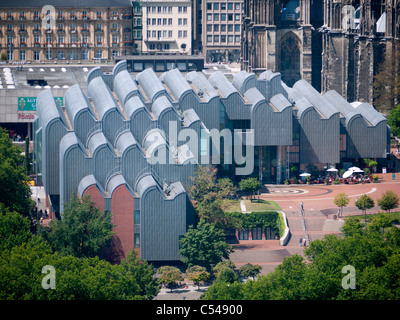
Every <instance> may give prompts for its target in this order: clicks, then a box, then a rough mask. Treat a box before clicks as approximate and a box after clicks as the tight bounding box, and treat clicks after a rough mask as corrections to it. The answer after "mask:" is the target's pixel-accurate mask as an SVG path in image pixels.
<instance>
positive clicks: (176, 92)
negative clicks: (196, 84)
mask: <svg viewBox="0 0 400 320" xmlns="http://www.w3.org/2000/svg"><path fill="white" fill-rule="evenodd" d="M160 79H161V81H164V82H165V84H166V85H167V87H168V88H169V90H170V91H171V93H172V95H173V96H174V98H175V99H176V100H177V101H179V100H180V99H181V97H182V96H183V95H184V94H185V93H186V92H189V91H193V89H192V87H191V86H190V85H189V83H187V81H186V79H185V77H184V76H183V74H182V73H181V72H180V71H179V70H178V69H171V70H169V71H167V72H164V73H163V74H162V75H161V76H160Z"/></svg>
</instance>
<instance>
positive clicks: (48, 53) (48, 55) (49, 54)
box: [46, 50, 53, 60]
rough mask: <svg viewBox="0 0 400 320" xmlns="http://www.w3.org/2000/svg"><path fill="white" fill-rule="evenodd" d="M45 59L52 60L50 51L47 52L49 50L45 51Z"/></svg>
mask: <svg viewBox="0 0 400 320" xmlns="http://www.w3.org/2000/svg"><path fill="white" fill-rule="evenodd" d="M46 59H47V60H51V59H53V56H52V53H51V51H49V50H46Z"/></svg>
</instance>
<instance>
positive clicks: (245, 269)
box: [239, 263, 262, 280]
mask: <svg viewBox="0 0 400 320" xmlns="http://www.w3.org/2000/svg"><path fill="white" fill-rule="evenodd" d="M261 269H262V267H261V266H259V265H257V264H251V263H246V264H245V265H243V266H241V267H240V268H239V273H240V275H241V276H242V277H252V278H253V280H254V278H255V277H256V276H257V275H258V274H260V272H261Z"/></svg>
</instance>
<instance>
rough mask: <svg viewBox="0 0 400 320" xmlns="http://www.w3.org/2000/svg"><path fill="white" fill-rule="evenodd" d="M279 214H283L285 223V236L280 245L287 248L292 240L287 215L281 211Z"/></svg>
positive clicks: (280, 240)
mask: <svg viewBox="0 0 400 320" xmlns="http://www.w3.org/2000/svg"><path fill="white" fill-rule="evenodd" d="M279 213H280V214H282V217H283V221H284V223H285V232H284V233H283V236H282V237H281V238H280V239H279V244H280V245H281V246H286V245H287V243H288V241H289V238H290V230H289V226H288V223H287V218H286V214H285V213H284V212H283V211H279Z"/></svg>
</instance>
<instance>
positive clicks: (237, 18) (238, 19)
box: [235, 13, 240, 21]
mask: <svg viewBox="0 0 400 320" xmlns="http://www.w3.org/2000/svg"><path fill="white" fill-rule="evenodd" d="M235 21H240V13H235Z"/></svg>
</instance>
